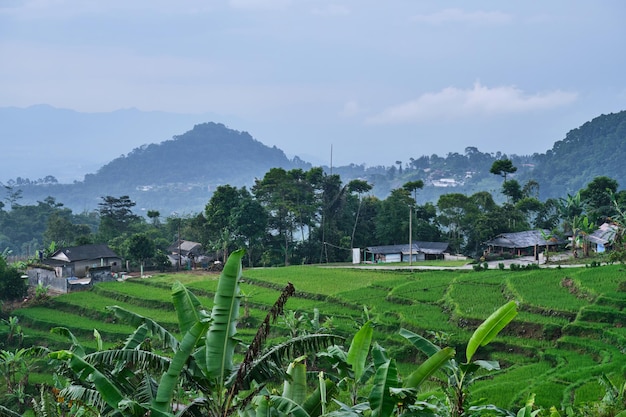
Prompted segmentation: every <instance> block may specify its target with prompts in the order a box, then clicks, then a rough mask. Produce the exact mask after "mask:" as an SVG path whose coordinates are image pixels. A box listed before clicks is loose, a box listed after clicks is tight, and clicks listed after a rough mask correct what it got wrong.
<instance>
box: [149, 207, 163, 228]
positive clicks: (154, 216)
mask: <svg viewBox="0 0 626 417" xmlns="http://www.w3.org/2000/svg"><path fill="white" fill-rule="evenodd" d="M146 214H147V216H148V218H149V219H150V220H152V225H153V226H155V227H157V226H159V224H160V222H159V216H161V213H160V212H159V211H158V210H148V213H146Z"/></svg>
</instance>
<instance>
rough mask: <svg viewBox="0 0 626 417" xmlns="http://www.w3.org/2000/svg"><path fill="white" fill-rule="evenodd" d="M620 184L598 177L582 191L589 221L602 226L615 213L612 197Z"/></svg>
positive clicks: (610, 179)
mask: <svg viewBox="0 0 626 417" xmlns="http://www.w3.org/2000/svg"><path fill="white" fill-rule="evenodd" d="M617 188H618V183H617V181H615V180H614V179H612V178H609V177H605V176H601V177H596V178H594V179H593V180H591V182H590V183H589V184H587V187H585V188H583V189H582V190H580V198H581V199H582V200H583V201H584V202H585V207H586V209H587V215H588V216H589V220H591V222H593V223H595V224H601V223H602V222H604V221H605V220H606V219H607V218H608V217H611V216H612V215H613V214H614V213H615V209H614V206H613V204H612V202H611V195H612V194H614V193H615V192H617Z"/></svg>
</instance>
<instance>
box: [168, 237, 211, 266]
mask: <svg viewBox="0 0 626 417" xmlns="http://www.w3.org/2000/svg"><path fill="white" fill-rule="evenodd" d="M167 250H168V252H169V254H168V258H169V260H170V262H171V263H172V266H173V267H176V268H187V267H191V264H195V263H196V262H201V260H202V259H203V258H204V256H203V255H204V253H203V251H202V244H201V243H198V242H192V241H190V240H183V239H178V240H177V241H176V242H174V243H172V244H171V245H170V246H169V247H168V248H167Z"/></svg>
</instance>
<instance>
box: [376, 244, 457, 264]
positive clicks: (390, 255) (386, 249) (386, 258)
mask: <svg viewBox="0 0 626 417" xmlns="http://www.w3.org/2000/svg"><path fill="white" fill-rule="evenodd" d="M448 248H449V244H448V243H447V242H413V245H412V248H411V246H409V245H408V244H405V245H385V246H368V247H367V249H366V250H365V256H364V260H365V261H369V262H374V263H378V262H409V260H411V261H413V262H417V261H425V260H433V259H445V257H446V255H447V254H448V255H449V253H448ZM411 257H412V258H411Z"/></svg>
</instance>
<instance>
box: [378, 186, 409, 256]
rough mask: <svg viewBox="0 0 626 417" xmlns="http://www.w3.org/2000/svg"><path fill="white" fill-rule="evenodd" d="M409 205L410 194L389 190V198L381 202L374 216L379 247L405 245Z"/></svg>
mask: <svg viewBox="0 0 626 417" xmlns="http://www.w3.org/2000/svg"><path fill="white" fill-rule="evenodd" d="M411 204H413V199H412V198H411V194H410V193H409V191H407V190H406V189H404V188H396V189H394V190H391V194H390V195H389V197H387V198H386V199H385V200H383V201H381V204H380V209H379V211H378V215H377V216H376V238H377V240H378V242H379V244H380V245H394V244H403V243H406V239H407V236H406V231H407V230H408V226H409V224H408V218H407V211H408V210H407V209H408V208H409V207H410V205H411Z"/></svg>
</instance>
